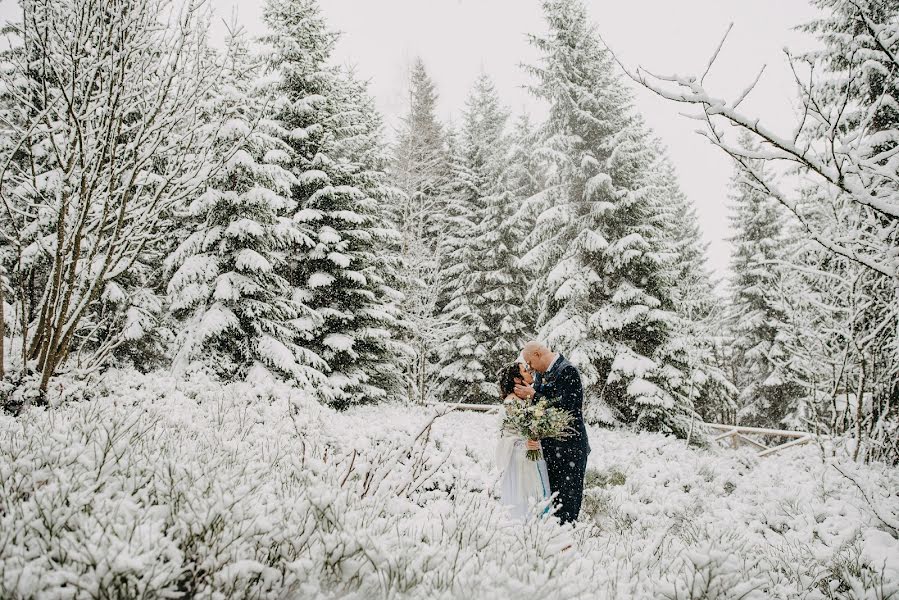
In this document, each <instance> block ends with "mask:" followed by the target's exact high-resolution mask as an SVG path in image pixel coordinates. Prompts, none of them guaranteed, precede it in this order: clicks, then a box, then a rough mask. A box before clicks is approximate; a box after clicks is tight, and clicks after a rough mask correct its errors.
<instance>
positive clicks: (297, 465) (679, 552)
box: [0, 373, 899, 599]
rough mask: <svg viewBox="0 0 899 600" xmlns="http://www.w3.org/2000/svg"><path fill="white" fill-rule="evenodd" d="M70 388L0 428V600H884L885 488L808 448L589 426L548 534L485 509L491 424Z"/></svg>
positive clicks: (271, 395) (184, 390)
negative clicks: (586, 461) (687, 440)
mask: <svg viewBox="0 0 899 600" xmlns="http://www.w3.org/2000/svg"><path fill="white" fill-rule="evenodd" d="M73 385H74V384H73ZM69 392H70V393H71V394H73V395H74V396H76V397H78V396H83V397H85V398H87V400H86V401H83V402H72V403H70V404H67V405H66V406H65V407H64V408H62V409H55V410H51V411H33V412H30V413H28V414H26V415H24V416H22V417H19V418H18V419H13V418H11V417H7V416H4V417H0V598H4V599H6V598H10V599H12V598H139V597H142V598H175V597H185V598H188V597H189V598H285V597H287V598H290V597H294V598H359V599H362V598H365V599H368V598H428V599H432V598H516V599H528V598H734V599H736V598H809V599H812V598H872V599H882V598H890V597H899V541H897V539H896V536H897V529H899V472H897V471H896V470H891V469H888V468H885V467H881V466H878V465H857V464H855V463H852V462H850V461H847V460H841V459H828V460H827V461H824V460H822V458H821V457H822V453H821V450H820V449H819V448H818V447H816V446H808V447H803V448H796V449H793V450H790V451H787V452H785V453H784V454H783V455H781V456H775V457H771V458H766V459H757V458H756V457H755V456H753V455H752V454H751V453H750V452H749V451H748V450H745V451H733V450H729V449H719V448H707V449H697V448H688V447H686V446H685V445H684V443H683V442H681V441H678V440H675V439H673V438H667V437H664V436H660V435H654V434H633V433H628V432H624V431H608V430H599V429H591V431H590V435H591V446H592V447H593V453H592V454H591V457H590V468H589V471H588V488H587V491H586V499H585V503H584V511H583V512H582V516H581V523H580V524H579V525H578V526H577V527H576V528H574V529H562V528H560V527H558V526H557V525H556V524H555V523H554V522H547V521H538V522H533V523H529V524H516V523H514V522H510V521H509V520H508V519H507V517H506V516H505V513H504V511H503V509H502V508H501V507H500V506H499V505H498V504H497V502H496V500H495V499H494V497H493V486H494V484H495V481H496V477H497V474H496V473H494V472H493V471H492V469H491V461H492V456H493V443H494V436H495V430H496V428H497V417H494V416H489V415H483V414H477V413H451V414H449V415H446V416H443V417H440V418H438V419H436V420H435V421H433V426H432V427H430V428H428V427H427V424H428V423H429V422H431V419H432V417H433V411H431V410H429V409H425V408H420V407H415V408H409V407H399V406H367V407H362V408H356V409H353V410H350V411H348V412H345V413H335V412H332V411H330V410H328V409H325V408H322V407H320V406H319V405H317V404H315V403H313V402H312V401H310V400H308V399H306V398H305V397H304V396H303V395H302V394H301V393H299V392H297V391H296V390H291V389H288V388H285V387H282V386H278V385H274V384H268V383H264V382H257V383H256V384H243V383H241V384H230V385H228V386H225V387H222V386H220V385H218V384H215V383H213V382H210V381H207V380H204V379H202V378H200V377H195V378H194V379H192V380H189V381H175V380H172V379H171V378H169V377H167V376H166V375H160V374H154V375H151V376H142V375H138V374H135V373H112V374H110V375H109V376H108V377H107V379H106V383H103V384H100V385H93V386H90V387H85V388H83V389H78V388H77V387H73V388H69ZM419 434H421V435H419ZM838 456H839V453H838ZM838 468H839V470H838ZM840 470H842V471H843V472H844V473H845V475H844V474H841V472H840ZM850 478H851V479H852V480H850ZM853 480H854V481H853ZM865 495H866V496H867V498H868V500H866V499H865ZM572 540H573V542H574V546H573V548H571V549H570V550H567V551H562V548H564V546H565V545H566V544H568V543H569V541H572Z"/></svg>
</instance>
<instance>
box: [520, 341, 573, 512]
mask: <svg viewBox="0 0 899 600" xmlns="http://www.w3.org/2000/svg"><path fill="white" fill-rule="evenodd" d="M521 355H522V358H524V361H525V364H526V365H527V366H528V368H529V369H531V370H533V371H535V372H536V376H535V378H534V384H533V386H525V385H517V386H515V395H517V396H518V397H519V398H523V399H531V398H536V399H538V400H539V399H540V398H547V399H548V400H549V404H550V406H555V407H557V408H561V409H564V410H567V411H568V412H569V413H571V417H572V423H571V426H572V429H574V432H573V433H572V435H571V437H568V438H565V439H553V438H547V439H543V440H541V441H540V443H541V445H542V447H543V457H544V459H545V460H546V470H547V471H548V472H549V486H550V488H551V489H552V491H553V492H556V493H557V494H558V495H557V496H556V506H557V509H556V515H557V516H558V517H559V519H561V521H562V522H563V523H568V522H571V521H575V520H577V517H578V514H579V513H580V512H581V500H582V499H583V496H584V472H585V471H586V470H587V455H588V454H589V453H590V444H589V442H588V441H587V428H586V427H585V426H584V412H583V406H584V390H583V388H582V387H581V374H580V373H579V372H578V370H577V368H576V367H575V366H574V365H572V364H571V363H570V362H568V361H567V360H566V359H565V357H564V356H562V355H561V354H559V353H556V352H553V351H552V350H550V349H549V348H548V347H546V346H545V345H544V344H541V343H539V342H528V343H527V344H526V345H525V347H524V350H522V352H521ZM529 447H530V443H529Z"/></svg>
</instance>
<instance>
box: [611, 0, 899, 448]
mask: <svg viewBox="0 0 899 600" xmlns="http://www.w3.org/2000/svg"><path fill="white" fill-rule="evenodd" d="M819 4H820V5H821V6H822V7H824V8H827V9H828V11H829V12H828V13H827V16H826V17H825V18H822V19H821V20H819V21H816V22H814V23H812V24H810V25H808V26H806V27H805V29H806V30H808V31H812V32H815V33H816V34H818V36H819V38H820V39H821V40H822V42H823V45H824V48H823V49H822V50H820V51H816V52H813V53H809V54H805V55H801V56H795V55H793V54H791V53H790V52H789V51H787V60H788V62H789V65H790V67H791V69H792V72H793V74H794V79H795V82H796V88H797V92H798V98H799V101H800V102H799V111H798V116H797V122H796V124H795V127H794V129H793V131H792V132H791V133H789V134H784V133H780V132H778V131H775V130H773V129H771V128H769V127H767V126H765V125H764V123H763V121H762V119H761V118H759V117H756V116H754V115H750V114H748V113H747V112H745V111H744V110H742V109H741V105H742V104H743V102H744V100H745V99H746V98H747V96H748V95H749V94H750V93H752V91H753V89H754V88H755V87H756V85H757V84H758V82H759V79H760V78H761V76H762V74H763V72H764V67H762V69H761V71H760V72H759V73H758V74H757V75H756V76H755V78H754V79H753V80H752V81H751V82H750V84H749V85H747V86H746V88H745V89H744V90H743V91H742V92H741V93H740V94H739V95H738V96H737V97H736V98H734V99H732V100H727V99H725V98H722V97H720V96H718V95H716V94H714V93H713V92H711V91H709V89H708V88H707V87H706V83H705V80H706V77H707V75H708V74H709V72H710V71H711V69H712V68H713V67H714V66H715V63H716V62H717V59H718V56H719V54H720V51H721V49H722V47H723V45H724V44H725V42H726V40H727V33H725V35H724V37H723V38H722V40H721V42H720V43H719V44H718V46H717V48H716V49H715V51H714V52H713V54H712V56H711V58H710V59H709V61H708V63H707V64H706V66H705V69H704V70H703V72H702V73H701V74H699V75H690V76H677V75H670V76H666V75H657V74H654V73H652V72H650V71H649V70H647V69H645V68H642V67H638V68H636V69H630V68H628V67H627V66H625V65H624V64H622V65H621V66H622V68H623V69H624V70H625V71H626V72H627V73H628V75H629V76H630V77H631V78H632V79H633V80H634V81H636V82H638V83H639V84H641V85H643V86H645V87H646V88H648V89H650V90H652V91H653V92H655V93H656V94H658V95H660V96H662V97H664V98H667V99H669V100H672V101H675V102H679V103H682V104H686V105H689V106H692V107H696V108H698V109H699V112H698V113H696V114H689V115H686V116H688V117H690V118H693V119H696V120H698V121H700V122H702V123H703V125H704V127H703V128H702V129H701V130H700V131H699V133H700V134H701V135H703V136H705V137H706V138H707V139H708V140H709V141H710V142H711V143H712V144H714V145H715V146H717V147H718V148H721V149H722V150H723V151H724V152H726V153H727V154H728V155H729V156H731V157H732V158H733V159H734V161H736V163H738V165H739V166H740V168H741V171H742V172H743V174H744V178H743V179H744V181H745V182H746V183H747V184H748V185H750V186H752V187H753V188H755V189H756V190H758V191H759V192H761V193H763V194H765V195H766V196H769V197H771V198H774V199H775V200H777V201H778V202H779V203H780V204H782V205H783V206H785V207H786V208H787V209H788V210H789V211H790V213H791V214H792V216H793V217H795V219H796V222H797V223H798V224H799V229H800V230H799V231H798V232H797V233H798V234H799V235H798V236H797V238H802V237H803V235H804V237H806V238H808V239H810V240H813V241H814V242H817V244H818V245H819V246H818V248H819V250H817V251H815V250H814V249H812V250H809V249H808V248H806V247H802V251H801V253H800V255H799V256H798V257H795V256H794V257H793V258H791V259H790V260H789V261H787V262H788V264H787V265H786V267H787V270H788V271H790V272H791V273H792V276H791V277H790V278H789V279H788V281H787V282H786V283H785V285H784V286H782V289H778V290H776V294H777V295H779V297H780V299H781V302H782V303H783V306H784V308H785V311H786V313H787V317H788V320H789V321H790V329H791V331H790V333H789V335H788V336H786V337H785V339H787V345H788V349H789V352H787V353H786V354H785V355H784V360H787V361H789V362H790V363H791V367H792V368H793V369H794V370H793V373H794V375H795V377H796V378H797V379H796V381H795V383H797V384H799V385H800V386H801V387H803V388H804V389H805V390H806V392H807V397H808V399H809V401H810V403H811V406H810V407H809V411H810V413H811V414H809V415H807V417H810V418H811V420H812V421H813V422H814V423H815V424H816V425H818V426H821V425H823V423H822V422H821V420H820V417H822V416H829V417H830V423H829V425H824V428H826V429H828V430H829V431H831V432H834V433H837V434H842V433H846V434H848V435H851V436H852V437H853V438H855V449H854V452H853V453H854V457H855V458H865V459H871V458H873V459H877V460H888V461H893V462H895V461H896V460H897V457H899V448H897V447H896V446H895V443H893V442H892V440H894V439H895V437H896V431H897V427H899V413H897V411H896V404H897V398H899V343H897V327H899V313H897V310H896V301H897V298H899V143H897V140H899V120H897V118H896V115H897V109H896V106H897V97H899V79H897V75H899V58H897V56H899V15H897V13H896V11H895V9H894V8H891V7H890V6H889V5H888V4H886V3H877V2H868V1H867V0H832V1H831V0H826V1H825V0H822V1H821V2H819ZM729 32H730V28H728V33H729ZM619 64H621V63H619ZM743 132H748V134H749V135H750V137H751V138H752V139H753V140H755V141H757V142H758V145H757V146H750V147H747V146H746V145H745V144H741V143H740V142H739V141H737V139H738V138H739V137H740V136H739V134H740V133H743ZM734 134H737V135H734ZM784 175H788V176H789V178H788V181H790V182H791V183H793V184H794V185H789V186H785V185H784V179H785V178H784ZM838 399H840V400H841V404H840V403H838V402H837V400H838ZM828 404H829V405H830V406H827V405H828Z"/></svg>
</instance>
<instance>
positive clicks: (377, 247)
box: [329, 70, 412, 400]
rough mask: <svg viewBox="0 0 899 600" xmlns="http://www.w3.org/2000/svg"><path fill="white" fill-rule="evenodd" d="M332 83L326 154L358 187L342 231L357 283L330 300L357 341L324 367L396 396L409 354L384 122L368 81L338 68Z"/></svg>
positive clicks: (369, 392)
mask: <svg viewBox="0 0 899 600" xmlns="http://www.w3.org/2000/svg"><path fill="white" fill-rule="evenodd" d="M338 83H339V85H338V86H337V88H336V90H335V94H334V102H335V106H336V107H337V110H336V112H335V114H334V116H333V117H332V123H333V124H334V126H335V137H334V139H333V142H332V146H333V150H332V156H334V157H336V158H337V160H338V162H339V165H340V175H339V177H334V178H332V181H333V184H335V185H337V186H342V187H345V188H354V189H355V190H357V191H356V193H355V195H354V197H351V198H350V199H351V202H345V203H344V205H343V206H344V208H343V213H341V217H342V218H343V219H344V220H345V222H346V223H345V224H344V228H343V229H342V230H341V231H340V233H341V235H342V236H344V238H346V239H348V240H351V241H352V246H351V248H352V250H353V251H354V254H353V262H352V263H351V265H350V269H349V270H347V271H346V273H345V274H344V276H345V277H347V278H348V279H350V280H354V278H355V284H356V285H354V286H344V288H343V290H342V291H341V292H340V293H341V294H343V296H342V297H339V298H337V299H335V303H336V304H339V305H340V306H341V309H342V310H344V311H346V313H347V314H349V313H352V316H351V317H350V318H349V319H347V321H346V331H345V333H346V335H349V336H350V337H351V338H352V339H354V340H355V344H354V346H353V348H352V350H351V351H350V352H347V353H344V355H343V356H342V357H341V362H339V363H336V362H335V361H334V358H331V361H330V363H329V364H331V367H332V368H337V369H339V370H340V371H341V372H342V373H343V374H344V375H345V376H347V377H349V378H350V379H351V381H352V384H351V390H352V391H353V392H354V393H361V394H362V395H363V396H364V397H365V398H367V399H370V400H382V399H385V398H393V399H396V398H401V397H403V395H404V392H405V389H404V385H403V376H402V366H401V365H402V364H405V363H406V362H407V359H408V357H409V356H411V354H412V352H411V348H410V347H409V346H408V345H406V344H405V343H403V342H402V341H401V340H402V337H403V336H404V334H405V333H406V331H405V328H404V325H403V323H402V320H401V314H400V305H401V302H402V293H401V292H399V288H400V287H401V285H402V262H401V261H399V260H398V256H397V255H396V254H395V253H394V252H391V251H390V250H391V249H395V248H396V247H398V245H399V242H400V239H401V236H400V234H399V232H398V231H397V228H396V225H395V224H394V223H393V222H392V221H390V218H389V217H390V211H389V207H390V206H391V205H392V203H393V202H395V200H396V199H397V198H400V197H402V193H401V192H399V191H398V190H397V189H396V188H394V187H392V186H391V185H390V184H389V181H388V176H387V173H386V168H387V165H388V162H389V156H388V153H387V149H386V146H385V144H384V141H383V138H382V132H383V124H382V119H381V116H380V114H378V112H377V110H376V109H375V105H374V100H373V99H372V97H371V96H370V94H369V92H368V88H367V85H366V83H365V82H363V81H361V80H359V79H358V78H357V77H356V76H355V75H354V73H353V72H352V71H349V70H341V72H340V78H339V79H338ZM332 210H340V208H339V207H334V208H332ZM350 212H352V213H355V217H354V216H353V215H351V214H350ZM344 213H345V214H344ZM354 219H355V220H354ZM357 269H358V270H357Z"/></svg>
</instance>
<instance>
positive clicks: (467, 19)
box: [214, 0, 815, 275]
mask: <svg viewBox="0 0 899 600" xmlns="http://www.w3.org/2000/svg"><path fill="white" fill-rule="evenodd" d="M235 1H236V0H214V2H215V5H216V7H217V9H218V10H220V11H221V12H222V14H225V15H227V14H230V11H231V10H232V8H233V7H234V6H235ZM586 1H587V3H588V7H589V11H590V15H591V18H592V19H593V21H594V23H595V25H596V27H597V29H598V31H599V32H600V33H601V34H602V36H603V37H604V38H605V40H606V41H607V42H608V43H609V44H610V46H611V47H612V49H613V50H614V51H615V52H616V53H617V54H618V55H619V56H620V57H621V58H622V60H623V61H624V62H625V63H626V64H629V65H638V64H639V65H643V66H645V67H647V68H649V69H650V70H652V71H655V72H659V73H663V74H671V73H679V74H688V73H700V72H701V71H702V70H703V68H704V67H705V64H706V62H707V61H708V59H709V57H710V56H711V53H712V51H713V50H714V48H715V46H716V45H717V43H718V41H719V40H720V38H721V36H722V34H723V33H724V31H725V29H726V28H727V25H728V24H729V23H731V22H733V23H734V28H733V30H732V31H731V34H730V36H729V38H728V43H727V45H726V46H725V48H724V50H723V51H722V53H721V56H720V57H719V62H718V64H717V66H716V68H715V69H714V70H713V71H712V73H711V74H710V75H709V77H708V78H707V79H706V83H707V84H708V86H709V88H710V89H711V91H713V92H714V93H715V95H717V96H722V95H723V96H725V97H731V98H732V97H734V96H736V95H737V94H738V93H739V92H740V91H741V90H742V89H743V88H744V87H745V86H746V85H747V84H748V83H749V82H751V80H752V78H754V77H755V74H756V73H757V71H758V69H759V68H761V66H762V65H763V64H767V68H766V71H765V75H764V77H763V79H762V81H761V83H760V85H759V87H758V88H757V89H756V90H755V91H754V92H753V95H752V96H750V98H749V99H748V100H747V102H746V103H744V105H743V108H744V109H745V110H747V111H750V112H752V113H754V114H757V115H759V116H762V117H763V118H764V119H765V120H766V121H767V122H768V123H769V124H770V125H773V126H777V127H780V128H783V129H786V130H787V131H790V130H791V129H792V126H791V125H792V116H793V105H794V100H795V95H794V92H793V90H794V86H793V85H792V80H791V74H790V71H789V68H788V66H787V63H786V60H785V57H784V54H783V48H784V47H785V46H789V47H791V48H807V47H808V46H809V44H810V41H809V40H808V39H807V37H806V36H805V35H804V34H800V33H798V32H795V31H792V28H793V27H795V26H796V25H798V24H800V23H803V22H806V21H808V20H809V19H810V18H812V17H813V16H814V14H815V13H814V11H813V9H812V8H811V7H810V6H809V4H808V3H807V1H806V0H751V1H748V2H747V1H746V0H627V1H622V0H586ZM261 2H262V0H254V2H253V3H252V4H251V3H247V2H239V3H237V11H238V16H239V22H241V23H243V24H244V25H245V26H246V27H247V29H248V30H249V32H250V33H257V32H259V31H261V30H262V28H261V25H260V23H259V16H258V15H259V12H260V11H261ZM320 5H321V6H322V9H323V12H324V14H325V16H326V17H327V19H328V21H329V23H330V25H331V27H332V28H333V29H336V30H338V31H341V32H342V33H343V36H342V38H341V40H340V42H339V44H338V46H337V49H336V57H335V58H336V60H337V61H339V62H341V63H348V64H353V65H355V66H356V68H357V72H358V73H359V74H360V75H361V76H362V77H364V78H367V79H369V80H370V90H371V92H372V94H373V95H374V96H375V99H376V101H377V104H378V107H379V108H380V110H381V112H382V113H383V114H384V115H385V117H386V119H387V122H388V124H393V123H395V122H396V119H397V117H398V116H399V115H401V114H402V113H403V111H404V110H405V107H406V87H405V86H406V76H407V73H408V67H409V64H410V62H411V60H412V59H413V58H414V57H415V56H421V57H422V59H423V60H424V62H425V66H426V67H427V69H428V71H429V73H430V75H431V77H432V78H433V79H434V81H435V83H436V85H437V88H438V92H439V94H440V111H441V114H440V117H441V118H442V119H444V120H450V119H455V120H458V114H459V111H460V110H461V108H462V106H463V105H464V101H465V97H466V95H467V93H468V90H469V88H470V86H471V84H472V83H473V81H474V79H475V77H476V76H477V75H478V73H479V72H480V71H481V70H484V71H485V72H486V73H487V74H489V75H490V76H492V77H493V79H494V81H495V82H496V85H497V89H498V91H499V93H500V94H501V96H502V98H503V101H504V102H505V103H506V104H507V105H508V106H509V107H510V108H511V109H512V110H513V112H516V113H518V112H521V111H527V112H529V113H531V114H532V115H533V116H534V117H535V118H537V119H539V118H541V117H542V115H543V114H544V110H545V109H544V108H543V107H542V106H541V105H540V104H539V103H538V102H537V101H535V100H534V99H532V98H531V97H530V96H529V94H528V93H527V92H526V91H525V90H523V89H522V88H521V86H522V85H524V84H525V83H527V82H528V77H527V75H526V74H525V73H524V72H523V71H522V69H520V68H519V65H520V64H521V63H531V62H534V61H535V58H536V56H537V54H536V53H535V52H534V50H533V49H532V48H531V47H530V45H529V44H528V43H527V40H526V37H525V34H526V33H528V32H537V33H539V32H541V31H543V29H544V24H543V20H542V14H541V9H540V2H539V0H320ZM628 84H630V82H629V81H628ZM635 100H636V104H637V108H638V109H639V110H640V112H642V113H643V115H644V117H645V118H646V121H647V122H648V124H649V125H650V126H651V127H652V128H653V129H654V130H655V132H656V133H657V134H658V136H659V137H660V138H661V139H662V141H663V142H664V144H665V145H666V146H667V147H668V149H669V152H670V155H671V158H672V160H673V161H674V164H675V167H676V169H677V172H678V174H679V177H680V181H681V185H682V187H683V189H684V191H685V192H686V193H687V195H688V196H689V197H690V198H691V199H692V201H693V202H694V203H695V205H696V208H697V213H698V215H699V219H700V226H701V228H702V232H703V236H704V238H705V239H706V241H708V243H709V265H710V266H711V267H712V268H713V269H714V270H715V271H716V272H717V273H718V274H720V275H724V274H725V272H726V269H727V264H728V260H729V251H730V246H729V244H728V242H727V241H726V239H727V237H728V236H729V235H730V230H729V222H728V219H727V215H728V210H727V184H728V180H729V178H730V175H731V165H730V162H729V159H728V158H727V157H726V156H725V155H724V154H723V153H722V152H721V151H720V150H717V149H715V148H713V147H712V146H711V145H710V144H709V143H708V142H706V141H705V140H704V138H701V137H700V136H699V135H698V134H696V133H694V131H695V130H696V128H697V126H698V125H699V123H697V122H695V121H692V120H690V119H686V118H684V117H682V116H680V115H679V114H678V112H679V111H680V110H683V107H679V106H676V105H674V104H672V103H670V102H667V101H665V100H662V99H661V98H658V97H656V96H655V95H653V94H652V93H651V92H649V91H647V90H644V89H642V88H641V89H638V90H636V97H635Z"/></svg>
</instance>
